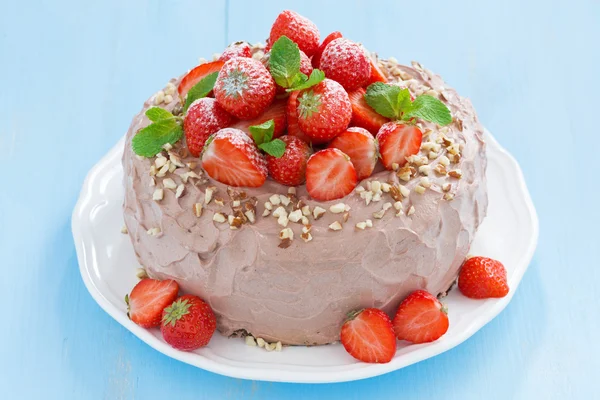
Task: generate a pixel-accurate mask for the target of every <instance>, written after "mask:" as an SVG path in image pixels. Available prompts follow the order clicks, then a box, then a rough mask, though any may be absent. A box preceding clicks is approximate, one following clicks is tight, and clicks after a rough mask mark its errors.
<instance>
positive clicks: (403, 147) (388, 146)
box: [377, 121, 423, 170]
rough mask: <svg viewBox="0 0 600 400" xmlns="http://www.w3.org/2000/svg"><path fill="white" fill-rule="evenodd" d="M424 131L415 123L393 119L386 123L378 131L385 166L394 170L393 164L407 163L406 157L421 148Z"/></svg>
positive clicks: (380, 150)
mask: <svg viewBox="0 0 600 400" xmlns="http://www.w3.org/2000/svg"><path fill="white" fill-rule="evenodd" d="M422 140H423V133H422V132H421V130H420V129H419V128H417V127H416V126H414V125H406V124H403V123H400V122H396V121H392V122H388V123H386V124H384V125H383V126H382V127H381V129H379V132H378V133H377V141H378V142H379V153H380V154H381V161H382V163H383V165H384V167H385V168H386V169H388V170H392V164H394V163H396V164H398V165H400V166H403V165H404V164H406V157H409V156H411V155H413V154H417V153H418V152H419V150H420V149H421V141H422Z"/></svg>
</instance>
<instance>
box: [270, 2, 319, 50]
mask: <svg viewBox="0 0 600 400" xmlns="http://www.w3.org/2000/svg"><path fill="white" fill-rule="evenodd" d="M281 36H287V37H288V38H290V39H291V40H292V41H293V42H296V44H297V45H298V47H299V48H300V50H302V51H303V52H305V53H306V55H307V56H309V57H310V56H312V55H313V54H314V53H315V51H317V49H318V48H319V29H317V26H316V25H315V24H314V23H313V22H312V21H310V20H309V19H308V18H305V17H303V16H301V15H300V14H298V13H296V12H294V11H289V10H285V11H283V12H281V14H279V15H278V16H277V18H276V19H275V22H274V23H273V26H272V27H271V33H270V35H269V40H268V41H267V49H269V48H270V46H272V45H273V43H275V42H276V41H277V39H279V38H280V37H281Z"/></svg>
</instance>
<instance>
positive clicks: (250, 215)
mask: <svg viewBox="0 0 600 400" xmlns="http://www.w3.org/2000/svg"><path fill="white" fill-rule="evenodd" d="M267 211H268V210H267ZM244 215H245V216H246V218H248V221H250V223H251V224H253V223H255V222H256V211H254V210H246V211H244Z"/></svg>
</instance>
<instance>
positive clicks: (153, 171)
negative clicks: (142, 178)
mask: <svg viewBox="0 0 600 400" xmlns="http://www.w3.org/2000/svg"><path fill="white" fill-rule="evenodd" d="M157 173H158V168H156V165H152V166H151V167H150V176H155V175H156V174H157Z"/></svg>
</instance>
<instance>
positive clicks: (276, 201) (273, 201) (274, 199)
mask: <svg viewBox="0 0 600 400" xmlns="http://www.w3.org/2000/svg"><path fill="white" fill-rule="evenodd" d="M269 201H270V202H271V204H273V205H274V206H277V205H279V204H281V198H280V197H279V195H277V194H274V195H272V196H271V197H269Z"/></svg>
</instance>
